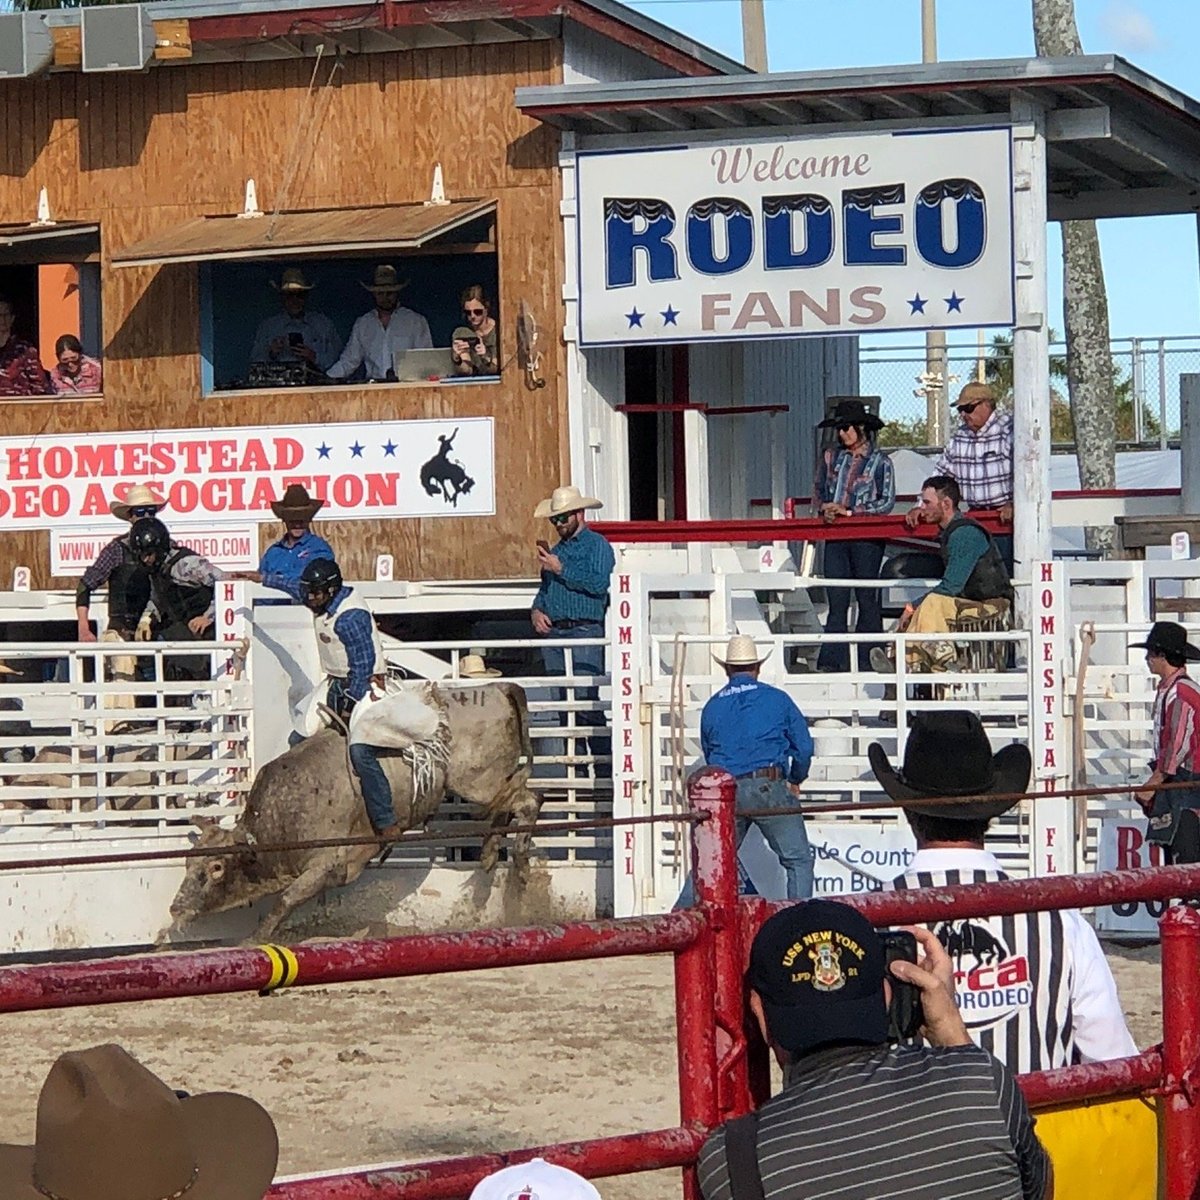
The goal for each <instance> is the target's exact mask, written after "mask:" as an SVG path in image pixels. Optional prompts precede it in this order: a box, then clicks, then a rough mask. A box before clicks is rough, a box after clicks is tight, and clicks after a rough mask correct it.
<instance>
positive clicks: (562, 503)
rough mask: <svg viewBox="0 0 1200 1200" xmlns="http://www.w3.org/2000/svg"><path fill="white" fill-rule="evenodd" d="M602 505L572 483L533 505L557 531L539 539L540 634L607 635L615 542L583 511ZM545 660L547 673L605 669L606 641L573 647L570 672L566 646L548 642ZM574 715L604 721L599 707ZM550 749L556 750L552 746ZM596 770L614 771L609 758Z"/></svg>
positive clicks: (600, 752)
mask: <svg viewBox="0 0 1200 1200" xmlns="http://www.w3.org/2000/svg"><path fill="white" fill-rule="evenodd" d="M601 507H603V505H602V504H601V502H600V501H599V500H596V499H594V498H593V497H591V496H584V495H582V494H581V493H580V491H579V489H578V488H577V487H573V486H571V487H558V488H555V489H554V492H553V494H552V495H551V496H550V498H549V499H548V500H543V501H542V502H541V503H540V504H539V505H538V506H537V508H536V509H534V513H533V515H534V516H535V517H537V518H543V517H544V518H546V519H548V520H549V522H550V524H551V525H553V526H554V532H555V533H556V534H557V535H558V542H557V543H556V544H555V545H554V546H553V548H552V547H551V546H550V545H549V543H547V542H544V541H539V542H538V549H537V554H538V566H539V567H540V568H541V572H542V586H541V587H540V588H538V593H537V595H536V596H535V597H534V598H533V610H532V612H531V613H530V619H531V620H532V622H533V629H534V632H535V633H536V634H537V635H538V636H539V637H544V638H553V639H555V640H562V639H567V638H569V639H576V638H579V639H584V638H588V639H591V638H603V637H604V614H605V611H606V610H607V608H608V586H609V580H610V579H611V577H612V573H613V567H614V566H615V565H616V561H617V560H616V556H615V555H614V554H613V551H612V547H611V546H610V545H609V544H608V542H606V541H605V540H604V538H602V537H601V536H600V535H599V534H598V533H596V532H595V531H594V530H591V529H588V527H587V525H586V524H585V523H584V517H583V514H584V512H585V511H586V510H587V509H590V508H601ZM542 661H543V662H544V664H545V667H546V674H547V675H567V674H568V673H569V674H571V675H603V674H604V647H603V646H581V647H580V648H579V649H578V650H573V651H572V655H571V670H570V672H568V671H567V666H566V655H565V653H564V648H563V647H562V646H544V647H543V648H542ZM554 690H555V691H556V693H557V695H556V696H555V697H554V699H556V700H559V701H562V700H565V699H566V693H565V691H563V689H561V688H556V689H554ZM573 690H574V697H575V699H576V700H593V701H594V700H596V699H597V698H598V697H599V692H598V691H597V690H596V689H595V688H593V687H585V688H575V689H573ZM564 716H565V714H564ZM574 717H575V724H577V725H586V726H587V727H589V728H600V727H602V726H603V725H604V714H603V713H601V712H596V711H588V712H576V713H575V714H574ZM588 748H589V750H590V751H591V753H592V754H593V755H594V756H607V755H608V754H609V753H610V751H611V748H612V743H611V739H610V738H607V737H590V738H588ZM546 749H547V751H548V752H551V753H553V752H554V751H553V749H552V748H551V747H550V746H546ZM559 752H560V753H561V750H560V751H559ZM595 774H596V778H597V779H600V778H609V777H611V775H612V766H611V764H610V763H607V762H605V763H599V762H598V763H596V767H595Z"/></svg>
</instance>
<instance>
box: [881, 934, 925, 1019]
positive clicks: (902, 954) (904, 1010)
mask: <svg viewBox="0 0 1200 1200" xmlns="http://www.w3.org/2000/svg"><path fill="white" fill-rule="evenodd" d="M879 937H880V939H881V940H882V942H883V958H884V964H885V970H886V971H887V981H888V983H889V984H890V985H891V988H892V1002H891V1004H890V1005H889V1007H888V1041H889V1042H912V1041H915V1040H916V1039H917V1035H918V1034H919V1033H920V1031H921V1026H922V1025H924V1024H925V1013H924V1011H923V1010H922V1008H921V989H920V988H918V987H917V986H916V984H914V983H907V982H905V981H904V980H903V979H899V978H897V977H896V976H895V975H893V974H892V970H891V968H892V963H894V962H898V961H899V960H900V959H903V960H904V961H905V962H910V963H915V962H916V961H917V939H916V938H915V937H914V936H913V935H912V934H911V933H908V932H907V931H906V930H903V929H882V930H880V931H879Z"/></svg>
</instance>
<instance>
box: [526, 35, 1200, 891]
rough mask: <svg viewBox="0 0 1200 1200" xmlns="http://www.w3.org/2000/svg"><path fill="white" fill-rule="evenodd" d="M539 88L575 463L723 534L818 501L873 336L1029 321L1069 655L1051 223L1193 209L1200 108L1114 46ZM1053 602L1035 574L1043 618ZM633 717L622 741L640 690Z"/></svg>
mask: <svg viewBox="0 0 1200 1200" xmlns="http://www.w3.org/2000/svg"><path fill="white" fill-rule="evenodd" d="M517 101H518V105H519V106H520V107H521V108H522V109H523V110H524V111H525V112H526V113H528V114H530V115H532V116H535V117H538V118H539V119H541V120H542V121H544V122H547V123H549V124H551V125H553V126H555V127H557V128H558V129H560V130H561V131H562V133H563V153H562V156H561V160H560V161H561V169H562V173H563V195H564V204H563V239H564V248H565V256H566V261H567V290H566V299H567V320H566V325H565V332H566V339H567V343H568V345H567V369H568V379H567V387H568V394H569V398H570V403H571V416H572V419H571V439H572V440H571V462H572V468H573V472H574V476H575V478H576V479H577V480H579V481H581V482H582V483H584V484H585V485H586V486H587V488H588V489H589V490H590V491H592V492H593V493H594V494H596V495H599V496H602V497H606V498H611V502H612V507H613V508H614V509H615V510H616V511H615V513H614V516H616V517H618V518H626V519H637V518H639V517H644V516H647V515H649V516H654V515H658V516H662V515H674V516H677V517H682V516H686V517H687V518H689V519H690V520H692V521H701V522H703V521H705V520H710V521H712V524H711V526H710V529H711V531H712V539H711V540H712V541H714V542H719V541H722V540H725V539H727V538H728V536H729V530H730V528H731V526H732V524H734V523H735V522H731V520H730V519H731V518H733V519H744V518H747V517H751V516H766V515H767V513H766V512H764V511H761V510H760V511H755V510H756V506H758V505H763V504H769V505H770V506H771V509H772V510H773V511H774V512H775V513H776V514H777V515H778V513H779V511H780V509H781V507H782V504H783V499H784V497H787V496H803V495H806V494H808V493H809V491H810V489H811V471H812V463H813V434H812V430H813V426H814V425H815V424H816V422H817V421H818V420H819V419H820V418H821V416H822V414H823V406H824V401H825V398H826V397H827V396H830V395H836V394H839V393H842V394H855V393H857V391H858V390H859V389H858V387H857V369H856V361H855V354H856V351H855V346H856V337H855V336H854V335H859V334H864V333H884V332H895V331H901V330H903V331H910V332H914V333H915V332H925V331H929V330H935V329H941V330H953V329H964V328H972V329H979V328H999V329H1011V330H1012V338H1013V354H1014V377H1015V386H1014V394H1013V407H1014V418H1015V438H1016V446H1015V479H1014V491H1015V495H1016V496H1017V505H1016V514H1015V558H1016V563H1017V568H1016V574H1017V582H1018V584H1021V583H1022V582H1023V583H1025V584H1028V583H1030V582H1031V581H1032V580H1033V578H1034V575H1035V574H1037V575H1038V578H1039V579H1044V580H1045V584H1044V585H1039V589H1038V592H1037V595H1038V596H1039V597H1047V596H1048V597H1049V599H1048V600H1047V601H1046V605H1047V608H1046V611H1045V612H1043V613H1042V614H1041V615H1042V616H1043V617H1045V618H1046V619H1045V620H1043V621H1041V622H1040V625H1039V628H1041V629H1042V630H1043V631H1044V632H1045V633H1046V638H1045V643H1046V644H1045V645H1044V646H1043V645H1041V643H1040V642H1037V643H1036V644H1035V645H1034V646H1033V649H1032V653H1033V654H1034V655H1035V656H1036V657H1037V660H1038V661H1039V662H1040V661H1041V660H1042V656H1043V653H1044V655H1045V659H1046V661H1047V662H1059V661H1061V647H1060V645H1058V644H1056V643H1055V642H1054V641H1053V637H1054V636H1061V633H1062V630H1061V629H1060V628H1059V626H1061V625H1063V624H1064V623H1065V622H1064V621H1063V620H1061V619H1060V617H1059V616H1058V614H1060V613H1061V612H1062V608H1061V604H1062V595H1061V591H1060V590H1059V582H1058V580H1057V575H1056V569H1055V568H1053V567H1052V566H1051V560H1052V553H1051V525H1050V497H1051V487H1050V452H1051V446H1050V427H1049V396H1050V387H1049V358H1048V314H1047V312H1046V306H1047V294H1046V292H1047V289H1046V272H1047V262H1046V223H1047V221H1048V220H1054V221H1063V220H1070V219H1082V218H1104V217H1115V216H1136V215H1157V214H1167V213H1184V212H1196V211H1197V209H1198V206H1200V202H1198V199H1197V197H1198V195H1200V106H1198V105H1197V104H1196V103H1195V102H1194V101H1193V100H1191V99H1190V98H1188V97H1187V96H1184V95H1182V94H1181V93H1179V92H1176V91H1174V90H1173V89H1171V88H1169V87H1167V86H1165V85H1163V84H1162V83H1160V82H1158V81H1157V80H1155V79H1153V78H1151V77H1150V76H1148V75H1146V74H1144V73H1143V72H1141V71H1139V70H1137V69H1136V68H1134V67H1132V66H1130V65H1129V64H1128V63H1126V62H1124V61H1123V60H1121V59H1119V58H1116V57H1112V56H1103V57H1085V56H1080V57H1075V58H1070V59H1061V60H1053V59H1052V60H1046V59H1018V60H1006V61H984V62H968V63H943V64H929V65H923V66H896V67H881V68H871V69H870V70H869V71H867V70H858V69H853V70H841V71H832V72H824V73H819V74H795V75H753V76H743V77H737V78H721V79H690V80H662V81H656V82H650V83H625V84H609V85H596V86H564V87H530V88H523V89H521V90H520V91H519V92H518V94H517ZM664 376H665V377H666V378H667V380H668V384H667V386H665V387H664V386H663V383H662V380H663V378H664ZM647 414H653V415H654V417H656V418H657V420H658V422H659V424H658V426H657V430H658V434H659V438H660V440H661V438H662V436H663V431H664V430H665V431H671V430H674V433H675V436H677V437H681V438H682V444H681V445H679V444H677V445H676V446H675V448H674V453H673V454H671V455H670V456H664V455H662V454H661V453H660V459H662V458H663V457H668V459H669V469H670V470H671V471H673V472H674V476H673V484H674V488H673V497H674V504H675V509H674V512H673V513H669V514H667V513H663V512H662V511H660V512H659V513H657V514H648V513H646V512H645V511H644V506H643V507H642V508H641V509H639V491H638V486H637V484H638V479H637V474H638V471H639V470H640V469H644V468H643V467H642V465H641V464H640V463H639V457H640V455H641V453H642V452H643V451H642V448H641V447H640V445H639V441H640V439H639V437H638V435H637V430H636V428H635V425H634V422H637V421H645V420H647V419H648V418H647ZM660 469H661V468H660ZM680 473H682V474H683V475H684V478H683V479H682V480H681V479H680V478H679V475H680ZM661 507H662V506H661V505H660V509H661ZM606 516H607V513H606ZM614 532H615V531H614ZM692 533H693V535H698V534H700V533H702V530H693V531H692ZM1030 594H1031V593H1030V591H1029V589H1028V587H1026V588H1024V589H1020V588H1019V589H1018V605H1019V608H1023V609H1024V613H1023V619H1022V621H1021V623H1022V624H1024V625H1025V627H1026V628H1030V627H1031V626H1030V625H1029V624H1028V620H1029V615H1030V614H1029V611H1028V609H1029V597H1030ZM635 608H636V605H635ZM1056 631H1057V632H1056ZM619 632H620V631H619V630H617V631H616V633H617V634H619ZM619 668H620V664H619V662H618V663H617V664H616V666H615V667H614V671H619ZM1050 674H1051V673H1049V672H1047V676H1048V677H1049V676H1050ZM1051 682H1053V683H1054V685H1055V686H1057V682H1056V681H1054V680H1052V681H1051ZM617 683H618V680H617V679H616V678H614V694H615V693H616V690H617ZM1046 701H1047V708H1046V712H1048V713H1049V712H1051V711H1052V707H1051V706H1052V703H1053V701H1052V700H1051V698H1050V697H1049V696H1047V697H1046ZM626 707H631V706H626ZM632 707H636V706H632ZM1039 711H1040V710H1039ZM1055 711H1057V710H1055ZM613 717H614V732H615V734H616V735H617V739H615V740H617V741H618V744H620V738H621V736H622V734H623V730H622V729H621V722H622V720H623V716H622V711H621V706H620V705H618V704H614V714H613ZM1030 724H1031V728H1030V729H1029V731H1028V732H1029V736H1030V740H1031V742H1032V743H1033V750H1034V757H1035V764H1037V778H1038V783H1039V787H1040V788H1041V789H1042V790H1045V791H1046V792H1053V791H1055V790H1057V789H1058V788H1059V787H1061V786H1062V783H1063V781H1064V780H1065V778H1066V772H1067V770H1068V769H1069V768H1068V767H1067V766H1066V764H1065V763H1064V761H1063V759H1064V758H1065V757H1066V755H1065V754H1059V753H1056V745H1055V739H1056V738H1057V736H1058V729H1057V727H1056V723H1055V721H1053V720H1051V719H1046V720H1044V721H1041V720H1036V719H1033V720H1031V722H1030ZM631 765H636V764H631V763H630V762H629V761H621V760H618V761H617V762H615V763H614V782H615V784H616V791H615V796H616V801H615V805H616V809H615V811H616V815H618V816H623V815H638V814H641V813H644V812H646V811H649V808H648V807H647V804H645V803H643V802H641V801H640V800H639V799H638V797H639V796H644V795H645V793H644V791H640V790H639V785H638V782H637V779H636V773H635V772H630V771H628V770H626V768H627V767H629V766H631ZM1035 808H1036V816H1035V818H1034V819H1035V825H1034V827H1033V830H1032V837H1033V840H1034V844H1035V845H1037V846H1045V847H1050V848H1051V849H1050V850H1049V851H1048V852H1047V853H1046V854H1045V855H1039V856H1038V861H1037V862H1035V863H1034V867H1035V869H1037V870H1039V871H1055V870H1070V869H1072V866H1071V865H1070V862H1069V861H1067V860H1066V859H1059V857H1058V848H1059V847H1066V846H1073V845H1074V826H1073V823H1072V822H1073V816H1072V812H1071V806H1070V804H1068V803H1067V802H1065V801H1057V802H1040V803H1039V804H1038V805H1037V806H1035ZM639 836H641V835H640V834H638V835H637V836H635V837H634V838H633V841H634V843H635V844H634V845H633V846H632V847H631V848H629V852H628V853H627V855H626V857H625V869H624V870H622V869H621V866H620V864H618V865H617V869H616V875H617V879H616V882H615V894H616V899H615V906H616V910H617V911H618V912H619V913H622V912H634V911H639V910H641V909H642V908H643V906H644V904H645V903H646V901H645V896H646V895H648V894H649V895H654V894H655V891H656V889H655V888H653V887H652V886H651V887H646V886H645V885H644V883H643V882H642V879H641V878H640V877H643V876H644V875H645V874H647V873H649V874H653V872H654V871H655V869H656V867H655V865H654V862H653V861H652V858H653V856H648V855H646V854H644V853H642V852H641V851H640V850H639V848H638V847H637V845H636V842H637V837H639ZM1043 858H1044V861H1041V859H1043ZM661 900H662V897H661V896H657V898H656V900H655V903H656V904H658V903H661Z"/></svg>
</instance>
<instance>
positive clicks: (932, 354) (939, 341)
mask: <svg viewBox="0 0 1200 1200" xmlns="http://www.w3.org/2000/svg"><path fill="white" fill-rule="evenodd" d="M921 61H922V62H923V63H933V62H937V0H921ZM947 372H948V368H947V366H946V334H945V331H944V330H941V329H931V330H930V331H929V332H928V333H927V334H926V335H925V373H926V374H927V375H932V376H935V377H936V378H939V379H940V380H941V386H940V387H931V388H929V389H928V391H926V393H925V429H926V435H925V436H926V437H927V438H928V440H929V444H930V445H931V446H944V445H945V444H946V416H947V413H946V409H947V407H948V405H949V402H950V392H949V388H950V381H949V380H948V379H947V378H946V375H947Z"/></svg>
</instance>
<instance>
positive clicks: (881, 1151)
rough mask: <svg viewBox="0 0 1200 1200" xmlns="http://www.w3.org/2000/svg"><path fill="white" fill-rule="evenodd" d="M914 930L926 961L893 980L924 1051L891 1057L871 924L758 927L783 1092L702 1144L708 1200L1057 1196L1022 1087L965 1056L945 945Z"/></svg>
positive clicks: (804, 922)
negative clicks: (917, 1013) (909, 1005)
mask: <svg viewBox="0 0 1200 1200" xmlns="http://www.w3.org/2000/svg"><path fill="white" fill-rule="evenodd" d="M914 933H915V934H916V936H917V940H918V942H919V943H920V946H921V948H922V951H923V955H924V957H923V959H922V961H921V963H920V964H919V965H918V964H916V963H909V962H903V961H901V962H897V963H894V964H893V966H892V973H893V975H894V976H895V977H896V978H898V979H901V980H903V981H904V982H906V983H909V984H912V985H915V986H916V987H917V988H918V989H919V991H920V996H921V1003H922V1007H923V1010H924V1019H925V1025H924V1028H923V1033H924V1035H925V1038H926V1039H927V1040H928V1042H929V1043H930V1045H929V1046H928V1047H925V1046H908V1045H901V1046H891V1045H888V1042H887V1030H888V997H889V995H890V989H891V988H892V987H893V986H894V984H892V983H891V982H890V981H889V980H888V979H887V978H886V970H885V967H884V952H883V943H882V942H881V940H880V938H879V936H878V934H876V932H875V931H874V930H873V929H872V928H871V926H870V924H869V923H868V922H867V920H866V918H864V917H863V916H862V915H860V914H859V913H858V912H856V911H855V910H854V909H852V908H850V907H849V906H848V905H844V904H835V903H831V902H830V901H826V900H812V901H809V902H808V903H807V904H793V905H789V906H788V907H787V908H785V909H783V910H782V911H781V912H777V913H776V914H775V915H774V916H772V917H771V918H770V919H769V920H767V921H766V922H764V924H763V925H762V927H761V928H760V929H759V931H758V934H757V936H756V937H755V939H754V944H753V946H752V947H751V950H750V969H749V970H748V971H747V973H746V982H747V985H748V986H749V988H750V998H749V1003H750V1011H751V1013H752V1014H753V1016H754V1019H755V1020H756V1021H757V1023H758V1027H759V1029H761V1031H762V1035H763V1037H764V1038H765V1039H766V1041H767V1043H768V1044H769V1045H770V1047H771V1049H772V1050H773V1051H774V1053H775V1057H776V1059H777V1061H778V1062H779V1065H780V1066H781V1067H782V1068H783V1091H782V1092H781V1093H780V1094H779V1095H778V1096H776V1097H774V1098H773V1099H771V1100H770V1101H768V1102H767V1103H766V1104H765V1105H764V1106H763V1107H762V1109H760V1110H759V1111H758V1112H756V1113H751V1114H750V1115H749V1116H748V1117H742V1118H739V1119H738V1120H735V1121H730V1122H727V1123H726V1124H725V1125H723V1126H722V1127H721V1128H720V1129H718V1130H717V1131H716V1132H715V1133H713V1134H712V1135H711V1136H710V1137H709V1138H708V1140H707V1141H706V1142H705V1143H704V1146H703V1147H702V1149H701V1151H700V1160H699V1163H698V1167H697V1169H698V1174H699V1179H700V1189H701V1191H702V1192H703V1194H704V1200H732V1198H733V1197H734V1196H735V1195H737V1196H751V1195H754V1194H755V1191H754V1189H755V1184H758V1185H759V1188H760V1192H761V1194H762V1195H764V1197H765V1200H783V1198H785V1197H788V1198H790V1197H803V1198H804V1200H827V1198H833V1197H838V1198H849V1197H862V1196H870V1197H872V1198H873V1200H890V1198H892V1197H895V1198H901V1197H902V1198H903V1200H944V1197H946V1196H950V1195H954V1196H981V1197H982V1196H989V1197H1005V1198H1009V1197H1013V1198H1015V1197H1022V1198H1023V1200H1043V1198H1048V1197H1051V1196H1052V1195H1053V1183H1052V1173H1051V1167H1050V1159H1049V1157H1048V1156H1047V1154H1046V1151H1045V1150H1044V1149H1043V1148H1042V1145H1041V1143H1040V1142H1039V1141H1038V1139H1037V1136H1036V1134H1035V1133H1034V1123H1033V1118H1032V1117H1031V1116H1030V1115H1029V1110H1028V1109H1027V1108H1026V1106H1025V1101H1024V1099H1022V1097H1021V1093H1020V1091H1018V1089H1017V1085H1016V1082H1015V1080H1014V1079H1013V1077H1012V1075H1011V1074H1009V1071H1008V1069H1007V1068H1006V1067H1005V1066H1004V1065H1003V1064H1002V1063H999V1062H997V1061H996V1059H995V1058H993V1057H992V1056H991V1055H990V1054H988V1053H987V1052H986V1051H985V1050H981V1049H980V1048H979V1047H978V1046H974V1045H972V1044H971V1039H970V1037H969V1035H968V1034H967V1030H966V1028H965V1027H964V1025H963V1022H962V1018H961V1017H960V1016H959V1013H958V1009H957V1007H956V1006H955V1003H954V991H953V983H952V969H951V965H950V960H949V958H948V957H947V956H946V952H945V950H943V949H942V947H941V944H940V943H939V942H938V940H937V938H935V937H934V936H933V935H932V934H931V933H929V931H928V930H925V929H921V930H914ZM734 1176H736V1177H737V1179H738V1185H737V1186H736V1187H735V1186H734V1183H733V1177H734Z"/></svg>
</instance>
